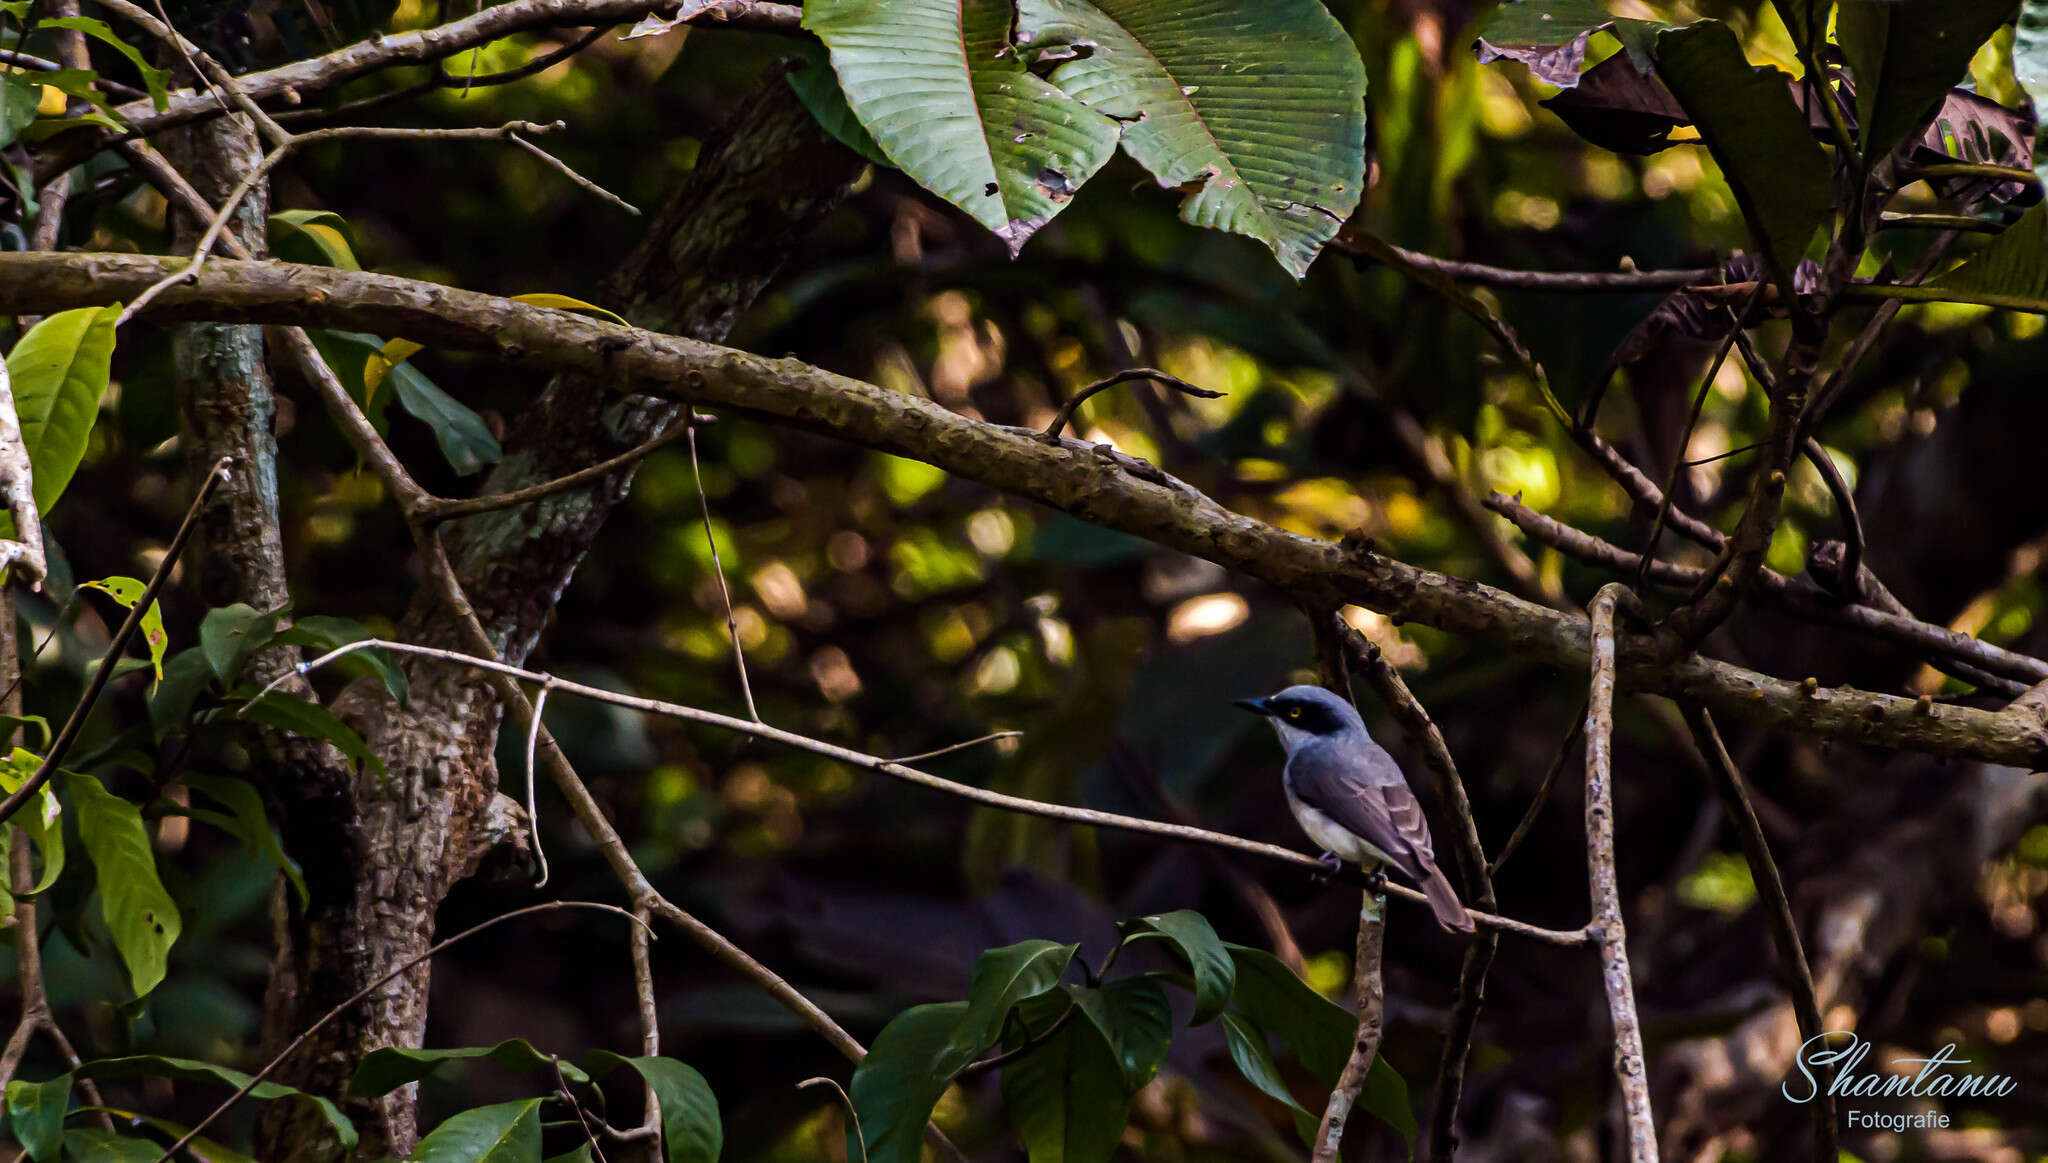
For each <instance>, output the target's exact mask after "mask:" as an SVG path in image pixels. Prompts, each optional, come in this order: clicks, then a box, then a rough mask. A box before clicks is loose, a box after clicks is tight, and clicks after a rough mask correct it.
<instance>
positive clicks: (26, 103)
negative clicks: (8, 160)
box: [0, 73, 92, 310]
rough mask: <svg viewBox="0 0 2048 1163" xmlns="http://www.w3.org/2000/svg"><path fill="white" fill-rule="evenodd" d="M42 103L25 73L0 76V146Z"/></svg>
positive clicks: (37, 87) (11, 139)
mask: <svg viewBox="0 0 2048 1163" xmlns="http://www.w3.org/2000/svg"><path fill="white" fill-rule="evenodd" d="M42 103H43V87H42V86H41V85H40V84H38V83H36V82H35V81H33V80H30V79H29V77H28V75H27V74H26V73H8V74H7V75H6V76H4V77H0V148H5V147H7V146H10V145H13V144H14V139H15V138H16V137H17V136H19V135H20V133H21V131H22V130H24V129H27V128H28V126H29V123H30V122H32V121H34V120H35V119H36V110H37V108H38V107H39V106H40V105H41V104H42ZM84 309H85V310H91V309H92V308H84Z"/></svg>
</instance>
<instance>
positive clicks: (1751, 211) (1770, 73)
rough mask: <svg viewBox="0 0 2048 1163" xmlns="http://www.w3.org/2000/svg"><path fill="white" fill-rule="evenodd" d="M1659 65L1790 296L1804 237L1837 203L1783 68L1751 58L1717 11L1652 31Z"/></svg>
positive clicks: (1823, 153) (1829, 175)
mask: <svg viewBox="0 0 2048 1163" xmlns="http://www.w3.org/2000/svg"><path fill="white" fill-rule="evenodd" d="M1657 72H1658V75H1659V76H1660V77H1662V78H1663V80H1664V84H1665V86H1666V87H1668V88H1669V89H1670V90H1671V93H1672V96H1674V97H1677V98H1678V103H1679V104H1680V105H1682V106H1684V107H1685V111H1686V112H1687V113H1689V114H1691V115H1692V119H1693V123H1694V124H1695V125H1697V126H1698V127H1699V131H1700V137H1701V138H1703V139H1704V140H1705V141H1706V143H1707V149H1708V150H1709V151H1710V152H1712V153H1713V155H1714V161H1715V162H1716V163H1718V164H1719V165H1720V167H1721V173H1722V176H1724V177H1726V178H1727V179H1728V186H1729V188H1730V189H1731V190H1733V191H1734V193H1735V202H1736V204H1737V205H1738V206H1740V207H1742V216H1743V218H1744V219H1745V220H1747V221H1748V223H1749V228H1750V233H1751V234H1752V235H1753V236H1754V237H1755V238H1756V240H1757V243H1758V245H1759V246H1760V247H1761V249H1762V250H1763V252H1764V254H1765V256H1766V257H1767V258H1768V259H1769V260H1770V262H1771V265H1772V266H1773V268H1775V272H1776V276H1777V280H1778V284H1779V286H1780V287H1781V288H1782V289H1783V290H1784V292H1785V293H1786V294H1787V296H1788V297H1789V296H1790V294H1791V291H1792V274H1793V272H1794V271H1795V270H1797V269H1798V266H1799V260H1800V259H1801V258H1802V257H1803V256H1804V255H1805V254H1806V246H1807V243H1808V242H1809V241H1811V240H1812V238H1813V232H1814V231H1815V230H1816V229H1818V228H1819V227H1820V226H1821V224H1822V223H1823V222H1824V221H1826V219H1827V216H1828V213H1829V210H1830V209H1831V208H1832V207H1833V205H1834V185H1833V183H1834V178H1833V171H1832V169H1831V167H1830V165H1829V163H1828V158H1827V153H1826V151H1825V150H1823V149H1822V148H1821V145H1820V143H1819V142H1817V141H1815V140H1814V137H1813V131H1812V130H1811V129H1810V128H1808V126H1807V120H1806V115H1805V114H1803V113H1801V112H1800V111H1799V107H1798V106H1797V105H1795V104H1794V103H1793V101H1792V91H1791V90H1790V89H1789V88H1787V87H1786V81H1785V74H1783V73H1781V72H1779V71H1778V70H1776V69H1772V68H1752V67H1751V66H1750V63H1749V61H1748V59H1747V58H1745V57H1744V56H1743V55H1742V46H1741V45H1740V44H1739V43H1737V42H1736V39H1735V33H1734V32H1733V31H1731V30H1730V29H1729V28H1728V26H1727V25H1725V24H1723V23H1721V22H1720V21H1718V20H1702V21H1699V22H1698V23H1696V24H1688V25H1686V26H1685V27H1683V28H1674V29H1670V30H1668V31H1666V32H1664V33H1661V34H1659V36H1658V37H1657Z"/></svg>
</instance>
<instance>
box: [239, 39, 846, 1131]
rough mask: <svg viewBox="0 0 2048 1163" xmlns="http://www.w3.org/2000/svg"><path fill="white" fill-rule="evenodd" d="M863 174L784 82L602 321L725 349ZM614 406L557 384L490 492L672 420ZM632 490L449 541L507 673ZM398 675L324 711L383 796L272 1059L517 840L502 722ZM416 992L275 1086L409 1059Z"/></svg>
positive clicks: (337, 1085)
mask: <svg viewBox="0 0 2048 1163" xmlns="http://www.w3.org/2000/svg"><path fill="white" fill-rule="evenodd" d="M861 166H862V163H861V161H860V160H859V159H858V158H857V157H855V156H854V155H853V154H852V153H850V152H848V151H847V150H845V149H844V148H843V147H841V146H839V145H837V144H836V143H835V142H833V141H832V140H831V139H830V138H828V137H826V136H825V135H824V133H823V132H821V131H820V130H818V129H817V128H816V125H815V123H814V122H813V121H812V120H811V118H810V116H809V114H808V113H806V112H805V111H804V109H803V107H802V106H801V105H799V104H798V103H797V101H796V100H795V97H794V95H793V94H792V93H791V91H790V90H789V88H788V86H787V85H786V84H785V83H784V82H783V81H782V79H781V78H780V77H776V78H774V79H772V80H771V81H770V82H769V83H768V84H766V85H765V86H764V87H763V88H762V89H761V90H760V91H759V92H758V93H757V94H755V96H754V97H753V98H752V99H751V100H749V101H747V102H744V103H743V104H742V107H741V108H740V109H739V111H738V112H737V113H736V114H735V115H734V117H733V119H732V122H731V124H729V125H728V127H727V128H726V129H725V131H724V132H723V133H722V135H721V137H720V139H719V140H718V141H717V142H716V143H715V144H713V145H712V146H710V147H708V148H707V149H706V150H705V152H704V155H703V158H702V160H701V161H700V162H699V164H698V166H697V168H696V169H695V170H694V171H692V173H691V174H690V175H689V176H688V177H687V178H685V179H684V181H683V183H682V185H681V187H680V188H679V190H678V191H677V193H676V194H675V196H674V197H673V198H671V199H670V201H669V202H668V204H667V205H666V206H665V207H664V209H663V210H662V212H661V213H660V214H659V215H658V216H657V217H656V219H655V221H654V223H653V225H652V228H651V230H650V232H649V234H648V236H647V238H646V240H645V241H644V242H643V243H642V245H641V246H640V247H639V249H638V250H637V251H636V252H635V253H634V255H632V256H631V257H630V258H629V259H628V260H627V261H626V263H625V264H624V265H623V266H622V267H621V270H620V273H619V275H618V276H617V277H616V278H615V279H614V281H613V283H612V284H611V286H609V287H608V288H607V291H608V295H607V297H608V299H609V300H610V302H609V303H608V305H610V306H612V307H614V308H615V309H618V310H620V311H621V312H622V313H625V314H627V315H628V316H629V317H631V318H633V319H634V321H635V322H638V323H641V324H645V325H649V326H655V327H660V328H663V329H665V330H678V331H682V332H684V333H685V334H689V335H692V336H696V337H699V338H704V339H717V338H722V337H723V336H724V335H725V334H726V332H727V331H728V330H729V329H730V328H731V326H732V324H733V322H734V321H735V320H736V319H737V318H738V317H739V316H740V314H741V313H743V312H744V311H745V310H746V309H747V307H748V305H749V304H751V303H752V301H753V299H754V297H755V296H756V295H757V294H758V293H759V292H760V290H761V288H762V287H763V286H764V285H765V284H766V283H767V281H768V280H769V279H770V278H771V277H772V276H773V275H774V274H775V272H776V271H777V270H778V269H779V268H780V266H781V264H782V262H783V260H784V259H785V258H786V256H787V255H788V254H789V253H790V251H791V250H792V248H793V247H794V244H795V243H796V241H797V240H798V239H800V238H801V237H802V236H803V235H804V234H805V233H806V232H808V231H809V229H810V228H811V227H812V226H813V225H814V224H815V223H816V222H817V221H818V219H819V218H821V217H822V216H823V215H824V214H825V213H827V212H828V211H829V210H831V209H832V208H833V207H834V206H835V205H837V204H838V201H839V199H840V198H841V197H842V196H843V195H844V193H845V192H846V190H847V188H848V187H849V186H850V185H851V183H852V182H853V180H854V179H855V178H856V177H857V176H858V175H859V172H860V169H861ZM615 388H616V383H615V382H608V381H607V380H605V379H601V378H595V377H592V376H589V375H582V374H564V375H558V376H556V377H555V379H554V380H553V382H552V383H551V384H550V385H549V387H548V389H547V390H546V392H545V393H544V394H543V395H542V396H541V397H540V399H539V400H537V401H536V402H535V403H534V405H533V406H532V407H530V408H529V409H527V410H526V412H524V413H523V414H522V415H521V416H520V417H519V419H518V420H517V421H516V422H515V424H514V425H513V427H512V430H511V431H510V432H509V433H508V434H507V438H506V440H505V442H504V448H505V456H504V459H503V460H502V461H501V463H500V464H499V465H498V466H497V467H496V468H495V469H494V470H493V471H492V473H491V474H490V477H489V480H488V481H487V483H486V486H485V490H484V491H485V492H493V493H495V492H509V491H511V490H514V489H518V488H521V487H524V486H527V485H532V484H538V483H540V482H542V481H545V480H550V479H553V478H555V477H557V476H562V475H565V474H567V473H569V472H572V471H575V470H577V469H580V468H583V467H585V466H587V465H590V464H592V463H594V462H596V461H599V460H602V459H604V458H606V457H609V456H613V455H615V454H617V453H619V452H622V451H624V450H626V449H628V448H631V447H633V446H634V445H637V444H639V443H641V442H642V441H644V440H646V439H649V438H651V437H652V436H654V435H656V434H658V433H659V432H660V431H661V430H662V429H663V428H664V427H665V426H666V425H667V424H668V423H670V421H671V420H672V419H673V418H674V416H675V414H676V408H677V406H676V405H675V404H674V403H672V402H670V401H665V400H659V399H654V398H651V397H642V396H625V397H622V396H621V395H620V394H619V393H618V392H617V391H616V390H615ZM631 475H632V474H631V472H630V471H622V472H620V473H618V474H615V475H613V476H610V477H607V478H605V479H604V480H602V481H601V482H599V483H597V484H594V485H592V486H590V487H587V488H583V489H579V490H575V491H572V492H567V493H561V494H557V495H554V496H551V497H549V498H547V499H546V500H544V501H542V502H539V503H537V504H534V505H530V506H524V507H520V508H517V509H511V510H505V511H501V512H497V513H491V514H486V515H483V516H479V517H475V518H470V519H467V520H463V521H459V522H456V523H453V524H452V525H451V526H450V527H448V528H446V529H445V530H444V532H443V537H444V543H445V544H446V545H447V547H448V551H449V555H450V558H451V560H452V561H453V562H454V564H455V566H456V569H457V571H458V573H459V575H460V577H461V581H462V584H463V588H464V590H465V592H466V593H467V595H468V596H469V599H470V602H471V604H472V605H473V606H474V608H475V610H476V613H477V615H478V616H479V618H480V619H481V621H482V622H483V625H484V627H485V629H486V630H487V631H488V632H489V633H490V635H491V637H492V639H493V641H494V642H495V643H496V644H497V646H498V649H499V650H500V652H501V653H502V654H503V655H504V656H505V657H506V658H507V659H508V660H510V661H515V662H516V661H519V660H521V659H523V658H524V657H525V656H526V654H527V653H528V651H530V650H531V649H532V648H533V644H534V641H535V640H536V639H537V638H538V636H539V634H540V632H541V629H542V627H543V626H544V625H545V623H546V621H547V618H548V615H549V613H550V612H551V611H552V610H553V608H554V605H555V602H556V600H557V599H558V598H559V597H560V595H561V593H562V591H563V589H564V588H565V587H566V586H567V585H568V584H569V580H570V577H571V576H572V574H573V573H574V571H575V568H576V565H577V563H578V562H579V561H581V560H582V557H583V554H584V553H585V551H587V550H588V548H589V547H590V544H591V542H592V540H593V539H594V538H595V537H596V535H597V533H598V530H599V529H600V528H601V527H602V526H603V524H604V521H605V518H606V517H607V516H608V515H609V514H610V513H611V511H612V509H613V507H614V506H615V505H617V504H618V502H619V501H620V500H622V499H623V498H624V497H625V495H626V491H627V488H628V486H629V485H630V483H631ZM399 634H400V636H401V637H402V638H404V639H405V640H407V641H412V642H419V643H423V644H428V645H435V646H444V647H449V648H452V649H461V648H463V647H465V646H466V645H467V644H466V642H465V641H464V640H462V638H461V637H460V635H459V633H458V632H457V629H456V627H455V625H454V621H453V619H451V618H450V617H448V616H447V612H446V611H445V610H444V609H442V608H441V607H440V606H439V604H438V603H437V602H436V600H435V599H434V597H433V595H432V594H431V593H429V592H425V591H423V592H422V593H421V594H420V595H419V596H418V597H417V598H416V599H415V600H414V602H413V605H412V607H411V608H410V609H409V610H408V611H407V614H406V616H405V618H404V620H403V623H402V625H401V628H400V630H399ZM408 675H409V678H410V680H411V683H412V695H411V703H410V706H409V707H407V708H406V709H404V710H403V711H401V710H399V709H398V708H396V707H394V706H392V705H390V703H389V701H388V699H387V698H386V696H385V695H384V694H383V692H382V690H381V689H373V688H371V687H370V686H368V685H367V684H357V685H356V686H355V687H353V688H351V690H350V691H349V692H348V693H347V694H346V695H345V696H344V697H343V699H342V701H341V704H340V706H339V707H338V708H337V710H338V711H339V712H340V713H342V714H343V715H344V717H346V718H349V719H350V720H352V721H353V722H354V723H356V725H357V726H358V727H359V729H361V730H362V731H363V733H364V736H365V738H366V739H367V740H368V741H369V743H370V745H371V746H372V747H373V748H375V749H376V751H377V753H378V754H379V755H380V756H381V757H382V758H383V760H384V762H385V764H386V766H387V768H388V769H389V777H388V779H379V778H378V777H377V776H376V775H375V774H374V773H369V772H358V773H355V775H354V777H353V782H352V786H351V788H350V789H349V797H348V798H349V801H350V803H351V804H352V805H353V813H352V816H351V817H350V819H351V823H350V825H349V827H348V831H349V833H350V838H351V839H352V841H353V847H354V849H355V851H356V852H357V853H359V864H358V870H357V875H356V878H355V880H354V882H353V884H352V886H351V888H352V891H351V893H350V894H349V896H348V898H347V899H345V900H341V901H337V902H336V903H335V907H334V908H333V910H332V911H331V912H330V913H328V914H326V915H322V916H319V917H314V918H310V919H309V923H308V924H307V925H305V926H303V927H302V928H301V929H298V930H293V931H288V932H287V933H286V937H287V943H286V944H285V945H283V946H282V947H281V948H280V951H279V955H278V957H277V961H276V964H275V966H274V968H273V979H272V987H271V990H270V994H269V998H268V1004H267V1012H266V1014H265V1027H266V1033H267V1040H269V1041H270V1042H271V1043H272V1044H273V1045H281V1044H282V1040H284V1039H288V1038H289V1037H291V1036H292V1035H293V1034H295V1033H296V1032H297V1031H298V1030H300V1029H303V1028H305V1027H306V1026H307V1025H310V1024H311V1023H312V1021H313V1020H314V1019H316V1018H317V1017H318V1016H319V1015H320V1014H322V1013H323V1012H325V1011H326V1010H327V1009H329V1008H330V1007H332V1006H334V1005H336V1004H338V1003H339V1002H340V1001H341V1000H342V999H343V998H346V997H347V996H348V995H349V994H351V993H353V992H354V991H356V990H358V989H360V988H361V987H362V986H363V985H364V984H366V983H367V982H369V981H371V980H374V979H375V978H376V977H378V976H380V975H382V974H383V973H385V972H388V971H389V969H390V968H391V967H392V966H394V965H397V964H399V963H401V962H403V961H405V960H407V959H409V958H412V957H414V956H416V955H418V954H419V953H420V952H421V951H423V950H424V949H425V948H426V947H427V946H428V945H429V944H430V943H431V942H432V939H433V928H434V913H435V910H436V908H437V907H438V906H439V904H440V902H441V900H442V899H443V897H445V896H446V895H447V893H448V891H449V889H450V888H451V887H453V886H454V885H455V884H456V883H457V882H458V881H460V880H462V879H463V878H465V877H467V876H469V875H470V874H471V873H472V872H473V871H475V869H476V867H477V865H478V862H479V861H481V860H482V858H483V857H484V855H485V854H486V853H488V852H489V851H490V850H491V849H492V848H494V847H496V846H497V845H498V844H500V843H503V842H506V841H508V840H511V839H514V838H515V837H517V836H519V835H520V833H521V832H522V831H523V829H524V827H525V826H526V825H525V822H524V821H523V819H522V817H521V814H520V813H519V812H518V810H517V809H516V808H514V807H513V806H512V805H511V802H510V801H509V800H507V799H505V798H504V797H501V796H498V795H497V794H496V788H497V772H496V770H495V768H494V765H493V762H492V751H493V744H494V740H495V737H496V733H497V728H498V720H499V710H500V709H499V706H498V701H497V699H496V698H495V696H494V695H493V694H492V692H491V690H490V688H489V686H488V683H487V682H485V681H482V680H480V679H479V678H478V676H476V675H474V674H471V673H466V672H463V671H461V670H458V669H455V668H451V667H447V666H444V665H435V664H431V663H428V664H416V665H412V666H410V667H408ZM427 985H428V967H427V966H425V965H422V966H420V967H419V968H418V969H415V970H413V971H411V972H409V973H407V974H404V975H402V976H400V977H398V978H395V979H393V981H392V982H391V983H390V984H389V985H388V986H387V987H385V988H384V989H383V990H381V991H380V992H379V993H378V994H376V995H373V997H372V998H371V999H370V1000H369V1001H368V1002H366V1003H365V1004H364V1005H362V1006H359V1007H357V1010H356V1011H355V1012H353V1013H350V1014H348V1015H347V1016H345V1017H344V1018H343V1019H342V1020H340V1021H337V1022H335V1023H333V1024H331V1025H330V1026H328V1027H327V1028H326V1029H325V1030H323V1031H322V1032H321V1033H320V1035H319V1036H318V1038H317V1039H316V1043H315V1044H312V1045H309V1046H308V1047H307V1048H305V1049H303V1050H301V1051H300V1052H299V1053H298V1054H297V1055H295V1056H294V1059H293V1061H292V1063H291V1064H290V1065H289V1067H288V1068H287V1069H286V1071H285V1072H284V1073H285V1077H284V1078H283V1079H282V1080H283V1081H286V1082H289V1083H291V1084H293V1085H297V1086H301V1087H305V1088H308V1089H312V1090H314V1091H316V1092H321V1093H335V1092H337V1091H339V1090H340V1089H341V1087H342V1086H344V1085H345V1084H346V1082H347V1079H348V1076H349V1075H350V1073H352V1072H353V1070H354V1068H355V1064H356V1063H357V1062H358V1061H359V1060H360V1059H361V1057H362V1056H363V1054H365V1053H366V1052H368V1051H369V1050H371V1049H374V1048H376V1047H379V1046H387V1045H397V1046H417V1045H419V1044H420V1042H421V1039H422V1037H423V1035H424V1033H425V1027H426V1019H427V1001H428V994H427ZM414 1097H415V1096H414V1094H413V1091H412V1088H405V1089H403V1090H400V1091H396V1092H394V1093H393V1094H391V1095H389V1096H387V1097H385V1098H383V1099H380V1100H376V1101H374V1102H369V1103H364V1104H361V1105H360V1106H359V1107H358V1108H357V1109H355V1110H353V1111H351V1114H352V1115H353V1116H355V1117H356V1118H357V1120H358V1125H359V1126H360V1127H361V1128H362V1130H363V1134H364V1143H363V1146H362V1148H361V1151H362V1154H363V1155H364V1157H367V1158H375V1157H377V1156H379V1155H381V1154H387V1153H388V1154H394V1155H398V1154H403V1153H404V1152H405V1151H406V1150H408V1149H409V1148H410V1147H411V1145H412V1143H413V1141H414V1139H415V1138H416V1134H417V1128H416V1125H415V1121H414ZM289 1105H290V1104H279V1106H280V1107H286V1106H289ZM259 1148H260V1150H261V1152H262V1153H263V1154H264V1155H265V1157H272V1156H274V1157H277V1158H291V1159H295V1160H296V1159H329V1158H334V1157H336V1150H335V1147H334V1144H333V1143H332V1142H331V1140H329V1139H328V1138H327V1136H326V1133H325V1129H324V1124H323V1123H321V1122H319V1120H317V1119H308V1118H306V1117H305V1116H304V1115H303V1114H301V1113H300V1112H298V1111H295V1110H287V1109H280V1110H278V1111H277V1112H276V1113H275V1114H274V1115H271V1116H270V1118H269V1121H268V1122H266V1124H265V1125H264V1127H263V1129H262V1136H261V1139H260V1141H259Z"/></svg>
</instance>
